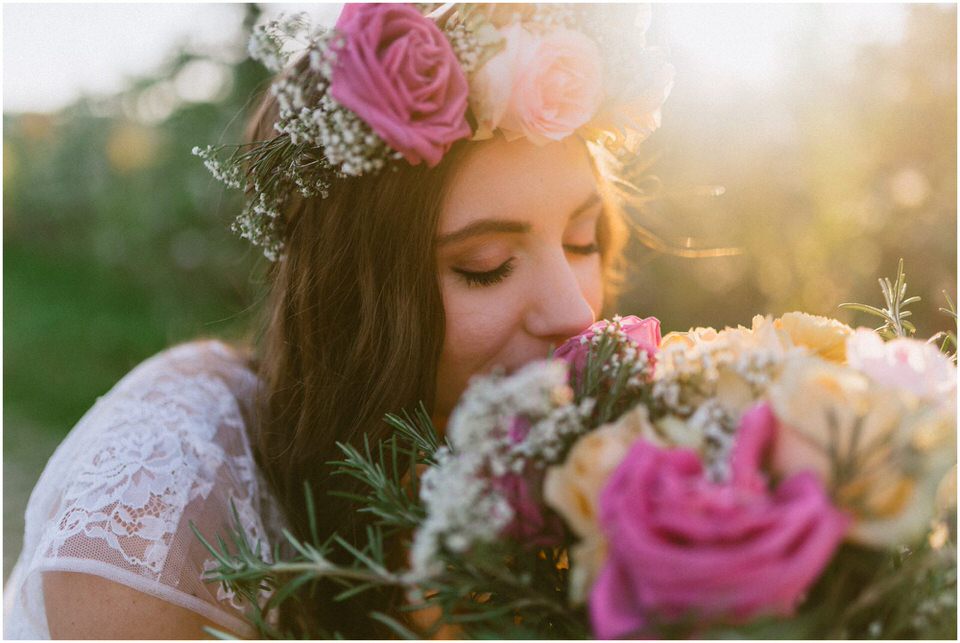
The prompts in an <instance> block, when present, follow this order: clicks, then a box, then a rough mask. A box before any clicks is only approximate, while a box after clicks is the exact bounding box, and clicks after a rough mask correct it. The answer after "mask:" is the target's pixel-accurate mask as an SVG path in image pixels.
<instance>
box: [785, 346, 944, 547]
mask: <svg viewBox="0 0 960 643" xmlns="http://www.w3.org/2000/svg"><path fill="white" fill-rule="evenodd" d="M769 398H770V403H771V406H772V407H773V411H774V414H775V415H776V416H777V418H778V419H779V421H780V423H781V425H782V430H781V431H780V432H779V435H778V437H777V440H776V443H775V447H774V452H773V465H774V468H775V470H777V472H779V473H780V474H782V475H784V476H788V475H791V474H793V473H797V472H799V471H804V470H808V471H812V472H813V473H815V474H816V475H817V476H818V477H819V478H820V479H821V480H822V481H823V483H824V485H825V486H826V488H827V489H828V490H829V491H830V492H831V494H832V496H833V498H834V500H835V502H836V503H837V504H838V505H839V506H840V507H841V508H843V509H845V510H847V511H849V512H850V513H851V514H852V515H853V516H854V518H855V524H854V526H853V527H852V529H851V533H850V537H851V538H852V539H853V540H857V541H859V542H863V543H866V544H873V545H893V544H900V543H905V542H909V541H910V540H912V539H913V538H917V537H919V536H920V535H921V534H922V533H923V532H924V530H925V529H926V528H927V526H928V524H929V522H930V519H931V518H932V517H933V514H934V499H935V496H936V486H937V484H938V483H939V482H940V480H941V478H942V477H943V474H944V473H945V472H946V471H947V469H949V467H950V465H951V464H952V463H953V462H955V457H954V453H955V444H956V437H955V431H954V426H955V423H956V413H955V412H954V413H952V414H951V413H949V412H947V413H945V412H943V409H944V408H948V407H945V406H940V407H938V408H930V407H922V406H921V405H920V404H919V401H918V399H917V398H916V397H915V396H913V395H910V394H909V393H906V392H904V391H899V390H894V389H886V388H881V387H878V386H876V385H875V384H874V383H872V382H871V381H870V380H869V379H868V378H867V377H866V376H865V375H863V374H861V373H859V372H857V371H854V370H852V369H849V368H846V367H843V366H840V365H838V364H836V363H832V362H827V361H825V360H823V359H819V358H817V357H814V356H801V357H794V358H792V359H790V360H788V361H787V363H786V364H785V366H784V369H783V371H782V373H781V375H780V377H779V379H778V381H777V382H776V383H775V384H774V385H773V386H771V388H770V390H769ZM951 445H954V446H951Z"/></svg>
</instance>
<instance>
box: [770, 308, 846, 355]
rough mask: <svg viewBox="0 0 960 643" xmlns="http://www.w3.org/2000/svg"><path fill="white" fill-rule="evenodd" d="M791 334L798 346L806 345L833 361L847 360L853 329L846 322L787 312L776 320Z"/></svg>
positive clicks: (775, 323)
mask: <svg viewBox="0 0 960 643" xmlns="http://www.w3.org/2000/svg"><path fill="white" fill-rule="evenodd" d="M774 325H775V326H776V327H777V328H782V329H783V330H785V331H786V332H787V334H788V335H789V336H790V341H791V342H793V343H794V344H795V345H797V346H804V347H806V348H809V349H810V350H811V351H813V352H814V353H816V354H817V355H820V356H821V357H823V358H824V359H828V360H830V361H831V362H841V363H842V362H844V361H846V348H845V346H846V341H847V338H848V337H850V335H852V334H853V329H852V328H850V327H849V326H847V325H846V324H844V323H842V322H839V321H837V320H836V319H830V318H829V317H820V316H819V315H809V314H807V313H801V312H792V313H786V314H785V315H783V316H782V317H780V319H778V320H776V321H775V322H774Z"/></svg>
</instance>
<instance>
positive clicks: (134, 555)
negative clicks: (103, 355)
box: [34, 342, 273, 631]
mask: <svg viewBox="0 0 960 643" xmlns="http://www.w3.org/2000/svg"><path fill="white" fill-rule="evenodd" d="M211 374H215V376H214V375H211ZM228 384H230V385H228ZM231 385H232V387H233V388H231ZM255 387H256V376H255V375H254V374H253V373H252V372H250V371H249V370H248V369H247V368H246V367H245V366H244V365H242V362H240V361H239V360H238V359H237V357H236V355H235V354H234V353H233V352H232V351H230V350H229V349H227V348H226V347H225V346H224V345H223V344H220V343H216V342H203V343H194V344H188V345H184V346H180V347H177V348H174V349H171V350H169V351H167V352H165V353H162V354H160V355H158V356H156V357H154V358H152V359H150V360H148V361H147V362H145V363H144V364H142V365H141V366H139V367H138V368H136V369H134V371H132V372H131V373H130V374H129V375H128V376H127V377H126V378H124V379H123V380H121V382H120V383H118V384H117V386H116V387H114V389H113V390H112V391H110V393H108V394H107V395H105V396H103V397H102V398H100V399H99V400H98V402H97V404H96V405H95V407H94V409H93V410H92V412H91V413H89V414H88V415H87V416H85V417H84V418H83V420H81V422H80V424H78V426H77V427H75V428H74V430H73V431H74V433H75V434H77V437H78V438H79V437H80V435H82V436H83V438H82V439H81V440H78V446H79V445H83V444H85V445H86V446H81V447H80V448H78V449H76V451H77V453H75V454H71V455H73V456H74V457H73V458H72V459H71V461H70V464H69V470H67V471H64V472H62V474H61V476H62V477H60V479H61V480H62V479H66V480H68V481H70V484H69V485H68V486H67V487H66V488H65V489H64V490H62V493H60V494H58V496H59V497H58V499H57V501H56V502H55V503H54V505H53V506H52V507H51V511H52V513H51V514H49V519H48V520H47V521H46V524H45V526H44V528H43V530H42V533H41V537H40V539H39V542H38V543H37V545H38V546H37V548H36V550H35V551H36V552H37V558H36V559H35V567H34V568H35V569H62V568H63V564H68V565H70V566H73V567H77V566H83V565H87V566H88V567H89V568H90V569H91V570H94V572H92V573H98V575H100V576H104V577H108V578H109V577H110V574H111V573H112V571H113V570H116V572H117V574H116V575H115V576H120V577H123V579H124V580H123V582H124V584H127V585H131V586H134V587H135V588H137V589H141V590H142V588H143V587H148V588H154V589H153V591H150V592H148V593H152V594H154V595H157V596H159V597H160V598H163V599H164V600H167V601H170V602H174V603H177V604H183V603H189V605H183V606H185V607H189V608H190V609H194V610H195V611H201V609H198V607H201V606H205V607H202V611H201V613H203V614H204V615H207V614H206V612H207V611H209V610H211V609H212V610H214V611H216V612H217V613H218V614H219V613H222V611H220V610H218V609H217V607H216V606H212V604H211V603H210V602H209V601H203V600H201V599H200V598H197V597H196V596H191V595H190V594H189V593H188V592H189V591H190V590H189V586H191V585H192V586H194V587H196V586H198V585H202V584H203V582H204V579H203V578H200V577H199V575H200V574H202V573H203V571H204V570H207V569H209V568H210V564H211V562H212V561H213V558H212V557H208V558H207V559H206V560H205V561H203V562H202V563H201V562H200V561H198V560H195V561H193V562H190V561H185V560H183V559H178V560H176V561H175V564H174V565H172V566H171V561H169V560H168V559H169V557H170V555H171V551H172V549H173V548H174V547H177V549H178V551H179V552H180V554H178V555H183V554H184V552H185V551H187V550H188V549H190V547H191V546H194V545H196V543H195V542H193V539H194V535H193V533H192V531H191V530H190V529H189V527H188V526H187V525H186V524H185V511H186V510H187V507H194V508H196V507H200V508H202V507H203V506H204V503H205V502H206V501H207V499H208V498H209V496H210V494H211V493H212V492H213V491H214V488H215V486H217V485H219V486H218V487H217V489H218V494H221V495H219V496H218V498H219V500H218V502H217V503H216V504H215V505H214V506H213V507H208V511H214V510H215V513H217V515H216V516H207V518H213V519H214V523H215V524H225V525H233V522H234V521H233V516H232V515H229V513H228V514H227V515H220V514H221V513H223V512H229V511H230V509H229V507H230V504H229V501H230V500H232V501H233V503H234V504H235V506H236V508H237V512H238V514H239V516H240V521H241V524H242V525H243V527H244V529H245V530H246V532H247V536H248V538H249V539H250V540H251V542H254V543H256V542H260V544H261V551H262V552H263V555H264V558H265V559H267V560H268V562H269V561H270V560H271V558H270V556H271V547H270V542H269V540H268V538H267V533H266V530H265V528H264V523H263V516H262V515H261V514H260V509H261V504H262V502H266V503H267V504H268V505H269V502H270V501H268V500H267V499H265V498H262V493H263V491H264V490H263V489H262V488H261V483H260V481H259V475H258V472H257V469H256V465H255V463H254V459H253V455H252V452H251V450H250V446H249V444H248V441H247V439H246V433H245V429H244V420H243V415H242V413H241V409H240V405H239V402H240V401H241V400H245V401H249V400H250V399H252V395H253V391H254V390H255ZM233 389H237V390H233ZM224 499H227V504H226V506H225V507H220V506H219V505H220V503H221V502H224ZM268 508H269V507H268ZM195 510H196V509H195ZM271 527H273V526H272V525H271ZM211 535H215V534H211ZM188 539H189V541H190V542H187V540H188ZM194 551H196V548H195V547H194ZM202 553H204V554H206V552H202ZM103 568H106V569H109V570H110V572H103V571H102V569H103ZM98 569H99V570H101V572H96V570H98ZM170 569H174V570H179V569H182V570H184V571H185V572H186V573H187V574H193V575H195V576H191V577H189V578H187V579H186V583H187V585H186V586H187V588H188V592H184V591H182V589H178V588H177V585H178V584H179V582H180V580H181V579H180V578H171V577H169V573H170V572H169V570H170ZM165 573H166V574H167V575H166V576H165ZM176 573H179V572H176ZM133 579H140V580H138V581H137V582H136V584H135V585H134V584H131V582H128V581H132V580H133ZM145 583H146V584H145ZM169 585H173V587H168V586H169ZM167 590H169V591H167ZM212 590H213V588H212V587H211V588H209V591H212ZM142 591H146V590H142ZM216 595H217V600H219V601H221V602H222V606H223V607H226V606H228V605H229V606H230V607H232V608H234V609H236V610H238V611H242V610H243V608H244V607H245V606H244V604H243V600H242V598H241V597H239V596H236V595H234V594H233V593H232V592H229V591H226V590H224V588H223V587H222V586H221V585H219V584H218V585H217V591H216ZM172 596H177V597H178V598H177V600H173V599H172V598H171V597H172ZM211 598H212V597H211ZM267 598H269V592H264V593H263V594H262V599H263V600H266V599H267ZM210 618H211V620H214V619H213V618H212V617H210ZM234 618H235V617H234ZM218 622H219V621H218ZM241 622H242V621H240V620H239V619H235V620H234V621H232V622H231V624H230V625H229V627H231V628H234V629H237V627H238V625H237V623H241ZM237 631H239V630H237Z"/></svg>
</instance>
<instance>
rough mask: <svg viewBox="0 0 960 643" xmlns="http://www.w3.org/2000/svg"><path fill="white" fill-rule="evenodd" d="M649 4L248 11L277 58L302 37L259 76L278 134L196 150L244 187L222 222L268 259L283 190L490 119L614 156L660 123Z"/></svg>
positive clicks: (321, 183) (437, 147)
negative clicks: (648, 35) (229, 220)
mask: <svg viewBox="0 0 960 643" xmlns="http://www.w3.org/2000/svg"><path fill="white" fill-rule="evenodd" d="M649 14H650V12H649V7H647V6H644V7H641V8H639V10H638V8H637V7H636V6H634V7H629V6H626V7H625V6H624V5H589V4H588V5H516V4H452V3H451V4H443V5H440V4H418V5H408V4H348V5H345V6H344V8H343V11H342V12H341V14H340V17H339V19H338V20H337V23H336V25H335V27H334V28H333V29H324V28H313V27H311V25H310V24H309V22H308V21H307V19H306V17H305V16H304V15H303V14H298V15H295V16H292V17H288V18H282V17H281V18H280V19H278V20H275V21H272V22H269V23H267V24H265V25H262V26H260V27H257V28H256V29H255V31H254V33H253V35H252V37H251V40H250V47H249V53H250V55H251V57H253V58H254V59H256V60H259V61H260V62H262V63H263V64H264V65H265V66H266V67H267V68H268V69H270V70H271V71H274V72H280V71H281V70H283V69H284V67H285V66H286V64H287V61H288V59H289V57H290V55H289V53H285V50H287V49H288V48H289V43H290V42H291V41H293V42H298V43H300V44H301V45H305V52H304V54H303V56H302V57H300V58H299V59H298V62H297V63H296V64H295V65H293V66H292V67H291V68H290V69H288V70H287V71H286V72H284V73H282V74H280V75H279V76H278V79H277V80H276V81H275V82H274V83H273V84H272V86H271V88H270V91H271V93H272V94H273V96H274V97H275V98H276V102H277V105H278V107H279V114H278V116H277V120H276V123H275V124H274V128H275V130H276V132H277V134H276V136H274V137H273V138H271V139H270V140H264V141H257V142H254V143H250V144H246V145H232V146H227V145H221V146H207V147H206V148H205V149H201V148H196V147H195V148H194V149H193V153H194V154H195V155H197V156H199V157H201V158H202V159H203V160H204V164H205V165H206V166H207V168H208V169H209V170H210V171H211V172H212V173H213V175H214V177H216V178H217V179H218V180H220V181H222V182H224V183H225V184H227V185H228V186H230V187H233V188H237V189H242V190H244V192H245V193H246V194H247V195H248V196H249V197H250V198H249V199H248V203H247V205H246V207H245V208H244V210H243V211H242V212H241V214H240V215H239V216H238V217H237V219H236V221H234V224H233V229H234V231H236V232H237V233H239V234H240V235H241V236H242V237H244V238H246V239H249V240H250V241H251V242H253V243H254V244H255V245H258V246H261V247H262V248H263V251H264V254H265V255H266V256H267V258H268V259H270V260H271V261H273V260H276V259H277V258H279V256H280V255H281V253H282V251H283V242H282V237H283V234H282V232H283V226H284V224H285V222H284V221H283V217H282V216H281V215H280V213H281V212H282V210H283V207H284V205H285V201H286V199H287V198H288V196H289V195H290V194H292V193H294V191H296V192H297V193H299V194H300V195H301V196H303V197H304V198H311V197H320V198H325V197H327V196H328V195H329V192H330V189H331V186H332V185H334V183H335V181H336V180H339V179H344V178H346V177H355V176H361V175H369V174H374V173H377V172H380V171H381V170H383V169H384V168H387V167H390V166H394V167H395V164H396V163H401V162H406V163H410V164H412V165H417V164H420V163H425V164H426V165H427V166H428V167H434V166H436V165H437V164H438V163H439V162H440V161H441V159H442V158H443V156H444V154H446V153H447V151H448V150H449V149H450V147H451V146H452V145H453V144H454V143H455V142H457V141H459V140H462V139H471V140H482V139H486V138H490V137H492V136H494V133H495V132H497V131H499V132H500V133H501V134H502V135H503V136H504V137H505V138H506V139H508V140H513V139H517V138H522V137H526V138H527V139H528V140H530V141H531V142H533V143H535V144H538V145H543V144H545V143H548V142H550V141H559V140H562V139H564V138H566V137H568V136H571V135H574V134H577V135H579V136H581V137H583V138H584V140H587V141H591V142H593V143H597V144H599V145H602V146H603V147H604V148H606V149H607V150H608V151H610V152H612V153H613V154H614V155H616V156H617V157H618V158H625V157H627V156H629V155H630V154H632V153H634V152H635V151H636V147H637V145H638V144H639V143H640V142H641V141H643V140H644V139H645V138H646V137H647V136H649V135H650V133H652V132H653V131H654V130H655V129H656V128H657V127H658V126H659V125H660V106H661V105H662V103H663V102H664V100H665V99H666V97H667V95H668V94H669V92H670V88H671V86H672V82H673V67H672V66H671V65H670V64H669V63H667V62H666V59H665V56H664V54H663V52H661V51H660V50H658V49H655V48H650V47H646V45H645V43H644V38H643V34H644V32H645V31H646V27H647V25H648V23H649ZM604 44H606V45H607V46H604ZM227 151H229V154H228V155H227V156H226V158H221V156H222V155H223V154H224V153H225V152H227Z"/></svg>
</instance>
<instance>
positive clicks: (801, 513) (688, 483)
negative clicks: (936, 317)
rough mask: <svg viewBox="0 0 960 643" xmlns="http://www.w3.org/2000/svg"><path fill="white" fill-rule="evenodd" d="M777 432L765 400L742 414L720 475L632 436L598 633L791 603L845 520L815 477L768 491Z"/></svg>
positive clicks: (593, 603) (617, 493)
mask: <svg viewBox="0 0 960 643" xmlns="http://www.w3.org/2000/svg"><path fill="white" fill-rule="evenodd" d="M775 429H776V424H775V420H774V417H773V415H772V413H771V412H770V409H769V407H768V406H767V405H765V404H764V405H761V406H758V407H755V408H754V409H753V410H751V411H749V412H748V413H747V414H746V415H745V416H744V417H743V419H742V421H741V425H740V429H739V432H738V435H737V443H736V445H735V446H734V449H733V453H732V457H731V460H730V464H731V475H730V479H729V480H728V481H726V482H722V483H714V482H711V481H710V480H708V479H707V478H706V476H705V475H704V467H703V464H702V463H701V460H700V457H699V456H698V455H697V453H696V452H694V451H692V450H688V449H661V448H657V447H655V446H653V445H652V444H650V443H648V442H646V441H644V440H639V441H637V443H636V444H635V445H634V446H633V447H632V448H631V450H630V452H629V454H628V455H627V457H626V459H625V460H624V461H623V462H622V463H621V464H620V466H619V467H618V468H617V470H616V471H615V472H614V473H613V475H612V476H611V478H610V480H609V482H608V483H607V486H606V487H605V488H604V490H603V493H602V494H601V499H600V524H601V527H602V529H603V531H604V533H605V536H606V538H607V541H608V554H607V559H606V563H605V565H604V567H603V569H602V570H601V572H600V576H599V578H598V579H597V582H596V583H595V584H594V586H593V589H592V591H591V595H590V616H591V621H592V624H593V628H594V632H595V633H596V634H597V636H599V637H600V638H615V637H621V636H626V635H630V634H637V633H645V632H647V631H648V630H649V628H650V626H651V625H652V622H653V621H654V620H658V621H661V620H664V619H666V620H670V619H679V618H682V617H684V616H693V617H696V618H698V619H701V620H702V619H707V620H710V619H723V620H730V621H742V620H747V619H749V618H751V617H754V616H757V615H760V614H788V613H790V612H791V611H792V610H793V608H794V607H795V606H796V605H797V603H798V601H799V599H800V597H801V596H802V595H803V593H804V592H805V591H806V590H807V589H808V588H809V587H810V585H811V584H812V583H813V582H814V581H815V580H816V579H817V577H818V576H819V575H820V574H821V572H822V571H823V569H824V568H825V567H826V565H827V563H828V562H829V561H830V559H831V557H832V556H833V553H834V551H835V550H836V548H837V546H838V545H839V544H840V541H841V540H842V538H843V534H844V531H845V530H846V528H847V525H848V522H849V519H848V518H847V517H846V516H845V515H844V514H842V513H841V512H840V511H838V510H837V509H836V508H834V507H833V506H832V505H831V504H830V501H829V498H828V496H827V494H826V492H825V490H824V489H823V487H822V486H821V484H820V483H819V482H818V481H817V479H816V478H815V477H814V476H813V475H812V474H809V473H800V474H797V475H794V476H792V477H791V478H789V479H787V480H785V481H784V482H782V483H781V484H780V485H779V486H778V487H777V488H776V489H773V490H771V489H768V484H767V482H766V480H765V477H764V476H763V474H762V472H761V471H760V468H759V465H760V459H761V456H762V454H763V452H764V451H765V450H766V449H767V448H768V446H769V444H770V441H771V440H772V439H773V437H774V431H775ZM702 622H703V621H702Z"/></svg>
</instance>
